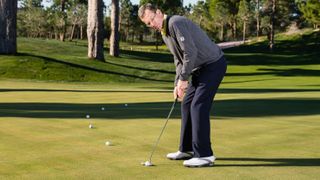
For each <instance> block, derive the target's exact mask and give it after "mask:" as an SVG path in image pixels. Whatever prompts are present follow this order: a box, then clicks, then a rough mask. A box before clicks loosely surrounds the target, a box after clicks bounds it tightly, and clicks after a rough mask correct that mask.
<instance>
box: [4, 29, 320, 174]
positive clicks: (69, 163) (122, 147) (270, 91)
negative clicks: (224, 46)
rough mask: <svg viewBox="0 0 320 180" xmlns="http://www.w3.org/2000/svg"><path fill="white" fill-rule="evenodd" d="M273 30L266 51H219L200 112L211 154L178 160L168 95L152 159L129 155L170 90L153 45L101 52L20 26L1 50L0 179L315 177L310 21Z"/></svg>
mask: <svg viewBox="0 0 320 180" xmlns="http://www.w3.org/2000/svg"><path fill="white" fill-rule="evenodd" d="M277 39H278V41H277V45H278V46H277V49H276V50H275V51H274V52H272V53H271V52H269V51H268V50H267V49H266V48H265V44H266V42H257V43H254V44H250V45H245V46H241V47H238V48H232V49H228V50H226V51H225V52H226V56H227V59H228V64H229V66H228V73H227V76H226V77H225V79H224V81H223V83H222V85H221V87H220V90H219V93H218V94H217V96H216V102H215V103H214V107H213V109H212V112H211V116H212V117H211V118H212V121H211V124H212V126H211V132H212V135H211V136H212V140H213V142H212V143H213V144H212V147H213V149H214V152H215V154H216V156H217V157H218V159H217V161H216V164H215V166H214V167H213V168H202V169H189V168H184V167H183V166H182V161H170V160H167V159H166V158H165V155H166V153H168V152H172V151H175V150H177V148H178V142H179V131H180V121H179V119H180V114H179V112H180V109H179V106H177V108H176V109H175V111H174V113H173V115H172V118H171V120H170V122H169V124H168V127H167V129H166V130H165V133H164V135H163V137H162V139H161V141H160V144H159V147H158V149H157V150H156V152H155V155H154V159H153V163H154V164H156V166H155V167H143V166H141V165H140V162H142V161H146V160H147V158H148V156H149V153H150V151H151V149H152V146H153V144H154V142H155V140H156V138H157V137H158V135H159V133H160V130H161V128H162V126H163V124H164V121H165V117H166V116H167V114H168V112H169V110H170V107H171V104H172V101H173V100H172V82H171V81H172V79H173V76H174V74H173V72H174V67H173V63H172V59H171V56H170V55H169V54H168V53H166V52H165V49H163V48H164V47H161V51H160V52H155V51H153V50H151V51H150V52H149V51H147V52H143V51H144V50H145V49H150V48H152V47H150V46H138V45H131V44H124V45H123V47H124V49H123V50H122V52H121V58H113V57H109V56H106V59H107V63H102V62H98V61H91V60H88V59H87V58H86V47H85V42H77V44H75V43H74V42H66V43H61V42H58V41H53V40H41V39H24V38H20V39H19V41H18V44H19V53H20V54H19V56H3V55H1V56H0V62H1V63H0V77H1V80H0V84H1V86H0V124H1V127H2V128H1V129H0V179H244V180H247V179H290V180H291V179H307V180H309V179H318V176H319V173H320V170H319V166H320V150H319V149H320V141H319V137H320V121H319V119H320V98H319V97H320V81H319V76H320V74H319V71H320V62H319V58H318V57H319V55H320V54H319V53H320V51H319V44H318V42H319V32H312V31H306V32H304V34H302V35H300V34H294V35H291V36H286V35H278V36H277ZM131 46H132V47H133V51H131ZM117 73H121V74H117ZM124 104H128V107H125V106H124ZM101 107H105V109H106V110H105V111H102V110H101ZM87 114H90V115H91V117H92V118H91V121H92V122H93V124H94V125H95V126H96V128H95V129H89V128H88V125H89V120H88V119H86V118H85V116H86V115H87ZM105 141H111V142H112V143H113V146H105V144H104V143H105Z"/></svg>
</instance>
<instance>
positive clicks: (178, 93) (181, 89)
mask: <svg viewBox="0 0 320 180" xmlns="http://www.w3.org/2000/svg"><path fill="white" fill-rule="evenodd" d="M187 87H188V81H181V80H179V81H178V84H177V86H176V87H175V88H174V91H173V95H174V97H175V98H177V97H178V99H179V100H180V101H181V100H182V99H183V96H184V93H185V91H186V90H187Z"/></svg>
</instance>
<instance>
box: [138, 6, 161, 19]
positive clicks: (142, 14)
mask: <svg viewBox="0 0 320 180" xmlns="http://www.w3.org/2000/svg"><path fill="white" fill-rule="evenodd" d="M146 10H150V11H152V12H156V11H157V8H156V7H155V6H154V5H152V4H151V3H147V4H144V5H142V6H140V8H139V11H138V16H139V18H140V19H141V18H143V16H144V13H145V11H146Z"/></svg>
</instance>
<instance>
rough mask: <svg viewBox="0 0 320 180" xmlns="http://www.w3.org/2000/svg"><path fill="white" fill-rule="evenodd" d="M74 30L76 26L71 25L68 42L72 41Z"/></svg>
mask: <svg viewBox="0 0 320 180" xmlns="http://www.w3.org/2000/svg"><path fill="white" fill-rule="evenodd" d="M75 29H76V25H75V24H73V25H72V30H71V35H70V40H71V41H72V40H73V36H74V31H75Z"/></svg>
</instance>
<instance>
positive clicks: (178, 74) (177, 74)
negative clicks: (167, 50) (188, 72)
mask: <svg viewBox="0 0 320 180" xmlns="http://www.w3.org/2000/svg"><path fill="white" fill-rule="evenodd" d="M174 65H175V66H176V76H175V79H174V87H176V86H177V84H178V80H179V77H180V74H181V70H182V64H181V63H180V62H179V60H178V58H177V57H175V56H174Z"/></svg>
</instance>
